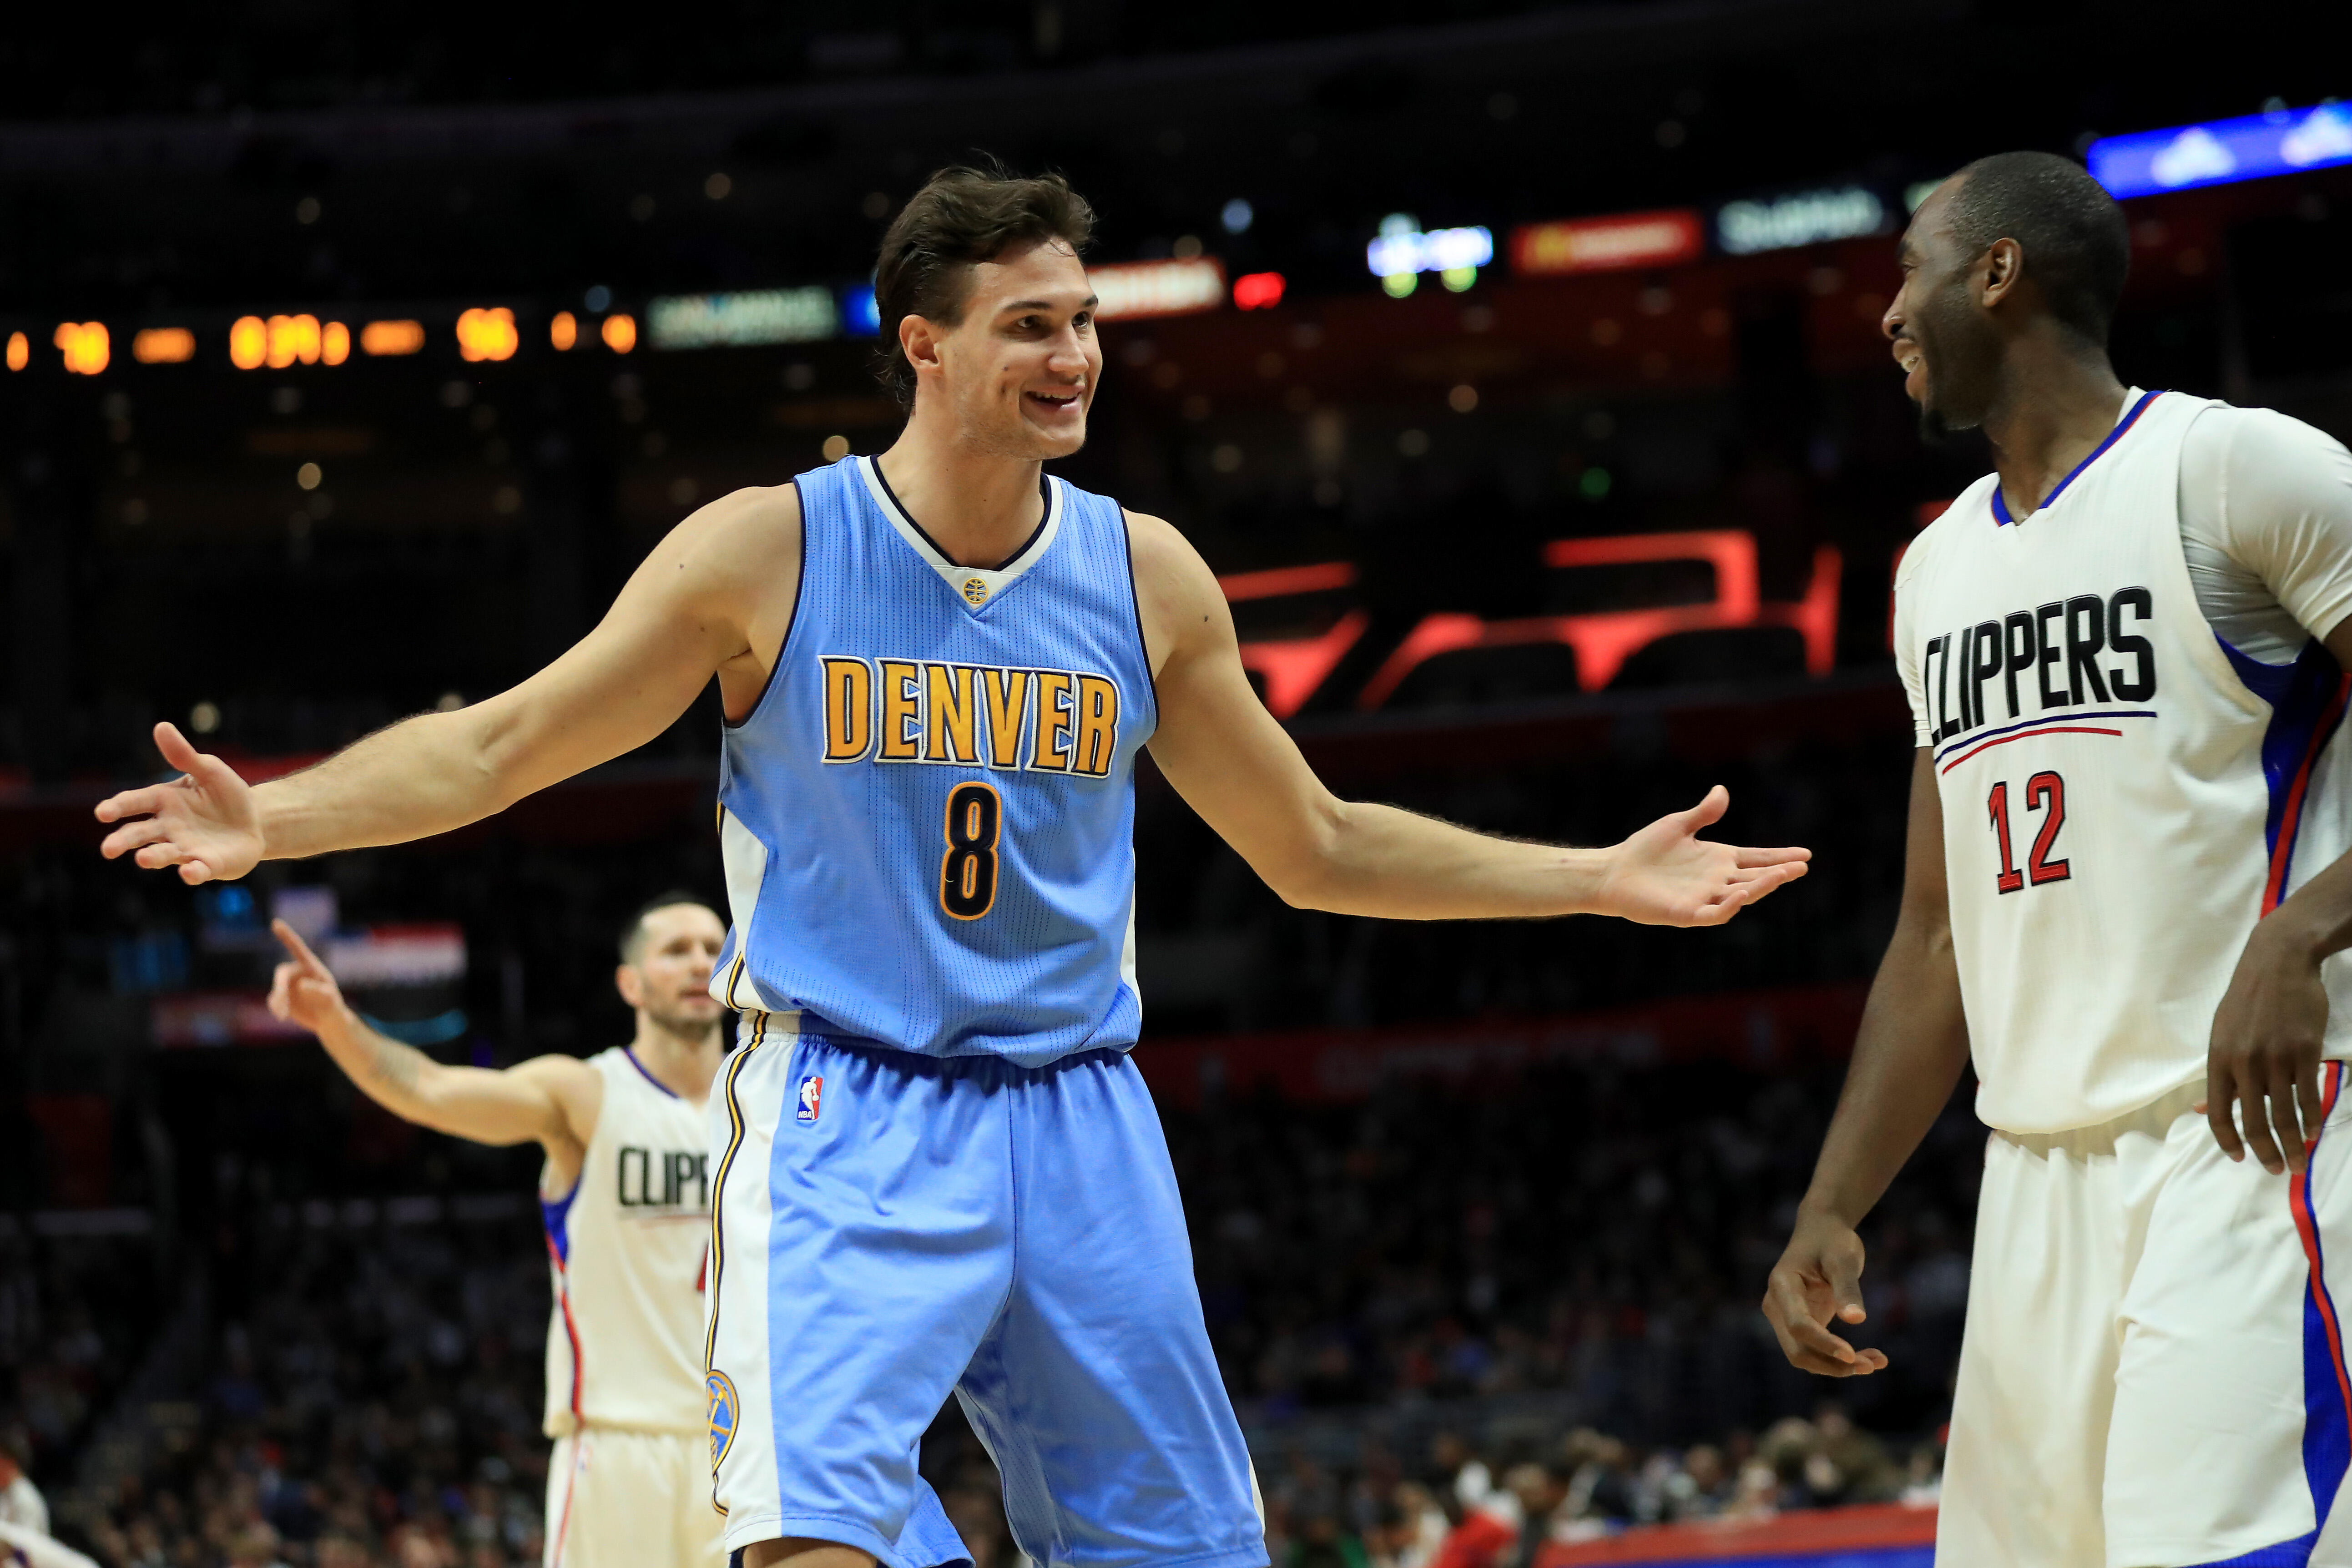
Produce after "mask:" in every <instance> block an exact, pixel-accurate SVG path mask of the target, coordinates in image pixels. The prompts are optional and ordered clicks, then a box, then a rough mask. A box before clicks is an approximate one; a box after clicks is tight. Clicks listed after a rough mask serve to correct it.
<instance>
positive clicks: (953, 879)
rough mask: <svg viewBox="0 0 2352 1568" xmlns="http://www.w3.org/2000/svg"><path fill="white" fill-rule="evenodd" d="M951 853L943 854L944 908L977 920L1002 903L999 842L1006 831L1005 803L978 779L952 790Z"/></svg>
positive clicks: (952, 915) (959, 916) (954, 915)
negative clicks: (998, 898) (998, 897)
mask: <svg viewBox="0 0 2352 1568" xmlns="http://www.w3.org/2000/svg"><path fill="white" fill-rule="evenodd" d="M946 831H947V841H948V852H947V853H946V854H945V855H943V856H941V857H940V909H942V910H946V911H947V912H948V914H949V916H950V918H952V919H955V920H960V921H976V920H978V919H980V917H981V916H982V915H984V914H986V913H987V912H988V911H989V910H992V909H993V908H994V907H995V906H996V868H997V858H996V842H997V839H998V837H1000V836H1001V835H1002V834H1003V831H1004V802H1003V800H1001V799H999V798H998V796H997V794H996V791H995V790H994V789H993V788H992V787H990V786H989V785H987V784H982V783H980V782H979V781H977V780H974V781H972V782H971V783H969V784H958V785H956V786H955V788H953V789H951V790H950V791H949V792H948V810H947V826H946Z"/></svg>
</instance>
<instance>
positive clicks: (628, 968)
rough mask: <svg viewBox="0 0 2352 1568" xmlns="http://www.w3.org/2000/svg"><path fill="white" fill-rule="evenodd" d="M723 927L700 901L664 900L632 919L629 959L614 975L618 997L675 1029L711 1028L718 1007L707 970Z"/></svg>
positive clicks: (715, 957) (724, 937) (716, 958)
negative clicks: (635, 920) (633, 933)
mask: <svg viewBox="0 0 2352 1568" xmlns="http://www.w3.org/2000/svg"><path fill="white" fill-rule="evenodd" d="M726 945H727V927H726V925H725V923H724V922H723V921H720V920H719V917H718V915H716V914H715V913H713V912H712V911H711V910H708V909H706V908H704V907H703V906H702V905H700V904H664V905H663V906H662V907H661V908H660V909H657V910H653V911H651V912H650V913H648V914H647V915H646V918H645V919H644V920H643V921H640V922H639V923H638V926H637V933H636V937H635V942H633V944H632V948H631V954H630V958H629V961H628V962H627V963H623V964H622V965H621V967H620V970H619V972H618V973H617V974H616V975H615V976H614V980H615V982H616V983H617V984H618V985H619V986H620V991H621V1000H623V1001H624V1002H626V1003H627V1004H628V1005H630V1006H632V1007H635V1008H636V1009H638V1010H639V1011H640V1012H643V1013H644V1014H645V1015H646V1016H648V1017H650V1018H651V1019H653V1021H654V1022H655V1023H656V1024H659V1025H661V1026H663V1027H664V1028H666V1029H668V1030H670V1031H672V1032H673V1033H676V1034H680V1035H692V1034H696V1033H698V1032H699V1031H701V1030H704V1029H709V1028H714V1027H716V1026H718V1023H719V1012H720V1008H719V1004H718V1003H716V1002H714V1001H712V1000H711V997H710V971H711V969H712V968H713V966H715V965H716V964H717V963H718V962H719V949H720V948H722V947H724V946H726Z"/></svg>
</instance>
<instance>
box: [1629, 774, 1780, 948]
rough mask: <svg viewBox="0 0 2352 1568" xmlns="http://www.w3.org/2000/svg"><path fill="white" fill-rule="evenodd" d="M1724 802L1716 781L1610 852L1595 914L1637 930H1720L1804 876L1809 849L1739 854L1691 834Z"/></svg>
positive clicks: (1723, 808)
mask: <svg viewBox="0 0 2352 1568" xmlns="http://www.w3.org/2000/svg"><path fill="white" fill-rule="evenodd" d="M1730 805H1731V794H1730V792H1729V791H1727V790H1726V789H1725V788H1724V787H1723V786H1722V785H1721V784H1717V785H1716V786H1715V787H1714V788H1713V789H1711V790H1709V791H1707V792H1706V799H1704V800H1702V801H1700V802H1699V803H1698V805H1695V806H1693V807H1692V808H1691V809H1690V810H1688V811H1677V812H1675V813H1673V814H1671V815H1669V816H1662V817H1660V818H1658V820H1657V821H1655V822H1654V823H1652V824H1650V826H1647V827H1644V828H1643V829H1642V830H1641V831H1640V832H1639V833H1636V834H1634V835H1633V837H1630V838H1628V839H1626V840H1625V841H1624V842H1623V843H1622V844H1620V845H1618V846H1617V847H1616V848H1615V849H1614V850H1612V852H1611V864H1610V868H1609V872H1608V874H1607V876H1605V877H1604V878H1603V879H1602V881H1601V900H1600V905H1599V912H1600V913H1601V914H1610V915H1618V916H1622V918H1624V919H1626V920H1629V921H1634V922H1635V923H1636V924H1639V925H1663V926H1713V925H1721V924H1722V923H1723V922H1724V921H1727V920H1729V919H1730V918H1731V917H1732V916H1733V915H1735V914H1738V912H1739V911H1740V910H1741V909H1743V908H1744V907H1746V906H1747V905H1749V904H1752V903H1754V902H1755V901H1756V900H1759V899H1760V898H1762V897H1764V896H1765V895H1766V894H1767V893H1769V892H1770V891H1771V890H1772V889H1775V888H1778V887H1780V886H1781V885H1782V884H1784V883H1788V882H1793V881H1795V880H1796V879H1798V878H1800V877H1801V876H1803V875H1804V874H1805V871H1806V868H1807V862H1809V861H1811V859H1812V858H1813V852H1812V851H1811V850H1810V849H1796V848H1789V849H1744V848H1741V847H1738V846H1737V845H1731V844H1716V843H1712V842H1710V841H1708V840H1706V839H1704V838H1701V837H1698V835H1699V831H1700V830H1701V829H1702V828H1705V827H1707V826H1711V825H1712V824H1714V823H1715V822H1716V821H1717V820H1718V819H1719V818H1721V816H1723V814H1724V812H1725V811H1726V810H1727V808H1728V807H1729V806H1730Z"/></svg>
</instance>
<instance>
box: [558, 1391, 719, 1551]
mask: <svg viewBox="0 0 2352 1568" xmlns="http://www.w3.org/2000/svg"><path fill="white" fill-rule="evenodd" d="M726 1528H727V1520H726V1517H725V1516H724V1515H722V1514H721V1513H720V1512H719V1510H717V1509H716V1508H714V1507H712V1506H711V1502H710V1444H709V1439H708V1438H707V1437H706V1436H704V1435H703V1434H702V1433H699V1432H696V1433H691V1434H687V1435H680V1434H677V1433H672V1432H628V1431H623V1430H621V1429H620V1428H618V1427H613V1426H583V1427H582V1428H581V1429H580V1430H579V1431H577V1432H574V1433H573V1434H572V1435H571V1436H568V1437H558V1438H557V1439H556V1440H555V1452H554V1453H553V1454H552V1455H551V1456H550V1457H549V1458H548V1461H547V1550H546V1554H545V1556H544V1558H543V1559H542V1561H543V1563H544V1564H545V1568H721V1565H722V1564H724V1563H726V1561H727V1549H726V1547H725V1546H724V1545H722V1544H721V1543H720V1537H721V1536H722V1535H723V1534H724V1533H725V1531H726Z"/></svg>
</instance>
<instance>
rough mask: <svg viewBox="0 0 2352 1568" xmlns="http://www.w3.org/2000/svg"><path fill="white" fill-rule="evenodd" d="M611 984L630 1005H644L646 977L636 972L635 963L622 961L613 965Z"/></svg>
mask: <svg viewBox="0 0 2352 1568" xmlns="http://www.w3.org/2000/svg"><path fill="white" fill-rule="evenodd" d="M613 985H614V989H615V990H617V991H619V992H620V994H621V1000H622V1001H624V1002H626V1003H627V1004H628V1005H630V1006H632V1007H642V1006H644V1005H646V977H645V976H644V975H642V974H639V973H637V967H636V965H635V964H634V963H624V964H620V965H618V966H617V967H615V968H614V971H613Z"/></svg>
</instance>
